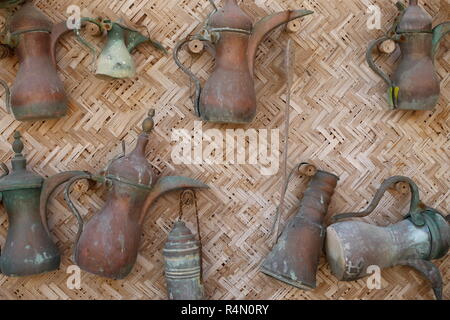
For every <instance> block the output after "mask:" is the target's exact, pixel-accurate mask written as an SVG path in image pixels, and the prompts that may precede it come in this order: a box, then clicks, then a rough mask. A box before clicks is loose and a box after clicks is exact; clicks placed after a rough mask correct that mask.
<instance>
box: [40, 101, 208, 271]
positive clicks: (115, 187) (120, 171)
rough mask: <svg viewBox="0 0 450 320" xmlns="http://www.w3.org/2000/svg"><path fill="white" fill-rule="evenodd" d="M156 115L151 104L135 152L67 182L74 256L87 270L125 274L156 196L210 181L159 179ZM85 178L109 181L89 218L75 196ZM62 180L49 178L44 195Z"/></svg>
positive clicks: (60, 178)
mask: <svg viewBox="0 0 450 320" xmlns="http://www.w3.org/2000/svg"><path fill="white" fill-rule="evenodd" d="M153 116H154V111H153V110H151V112H150V113H149V117H148V118H147V119H145V120H144V123H143V132H142V133H141V134H140V135H139V137H138V139H137V143H136V147H135V149H134V150H133V151H132V152H131V153H129V154H128V155H125V152H124V154H122V155H119V156H117V157H115V158H114V159H113V160H112V161H110V163H109V165H108V167H107V168H106V170H105V172H104V173H103V174H91V173H89V172H84V173H81V174H78V175H75V176H73V177H72V178H71V179H70V180H69V181H68V183H67V185H66V188H65V199H66V201H67V202H68V204H69V207H70V209H71V210H72V212H73V214H74V215H75V217H76V218H77V220H78V223H79V230H78V234H77V236H76V239H75V249H74V260H75V263H76V264H77V265H79V266H80V267H81V268H82V269H83V270H85V271H88V272H91V273H93V274H97V275H100V276H103V277H108V278H113V279H122V278H124V277H126V276H127V275H128V274H129V273H130V272H131V270H132V268H133V266H134V264H135V262H136V258H137V254H138V249H139V246H140V238H141V234H142V223H143V220H144V218H145V216H146V214H147V212H148V211H149V209H150V208H151V205H152V204H153V203H154V202H155V200H156V199H157V198H158V197H159V196H160V195H162V194H164V193H166V192H169V191H173V190H178V189H183V188H189V189H192V188H207V187H208V186H207V185H205V184H203V183H201V182H199V181H197V180H194V179H190V178H185V177H164V178H162V179H160V180H159V181H158V182H156V179H155V177H154V175H153V172H152V166H151V165H150V163H149V162H148V161H147V159H146V157H145V147H146V146H147V143H148V139H149V137H150V135H149V133H150V131H151V130H152V129H153V125H154V124H153ZM83 179H87V180H91V181H94V182H100V183H105V184H106V185H107V187H108V194H107V197H106V203H105V204H104V206H103V208H102V209H101V210H100V212H98V213H97V214H95V215H94V216H93V217H92V218H91V219H90V220H89V221H88V222H87V223H84V221H83V218H82V217H81V215H80V214H79V212H78V210H77V208H76V207H75V205H74V204H73V202H72V201H71V199H70V189H71V187H72V185H73V184H74V183H76V182H77V181H79V180H83ZM63 180H64V181H65V179H64V178H63V177H62V176H60V177H58V178H56V179H55V180H54V181H50V182H49V183H48V186H47V188H46V189H45V195H49V194H52V193H53V191H54V190H55V189H56V188H57V187H58V185H59V182H60V181H63Z"/></svg>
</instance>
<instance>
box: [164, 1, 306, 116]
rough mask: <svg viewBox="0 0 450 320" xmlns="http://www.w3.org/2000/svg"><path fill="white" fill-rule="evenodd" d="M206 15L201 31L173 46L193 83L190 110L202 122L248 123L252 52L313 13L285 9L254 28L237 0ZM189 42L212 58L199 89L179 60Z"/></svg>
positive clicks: (252, 112) (253, 105) (252, 104)
mask: <svg viewBox="0 0 450 320" xmlns="http://www.w3.org/2000/svg"><path fill="white" fill-rule="evenodd" d="M210 2H211V4H212V5H213V6H214V11H213V12H212V13H211V14H210V15H209V16H208V19H207V20H206V22H205V24H204V27H203V29H202V30H201V31H200V32H199V33H198V34H196V35H193V36H189V37H188V38H187V39H185V40H183V41H181V42H180V43H178V44H177V46H176V47H175V49H174V52H173V56H174V59H175V62H176V64H177V65H178V66H179V67H180V68H181V69H182V70H183V71H184V72H185V73H186V74H188V75H189V77H191V79H192V80H193V81H194V83H195V88H196V90H195V91H196V92H195V99H194V108H195V112H196V115H197V116H199V117H201V118H202V119H203V120H204V121H211V122H223V123H248V122H251V121H252V120H253V118H254V117H255V114H256V93H255V84H254V64H255V55H256V50H257V48H258V46H259V44H260V43H261V41H262V40H263V39H264V38H265V36H266V35H267V34H268V33H269V32H271V31H272V30H274V29H275V28H277V27H279V26H281V25H283V24H286V23H288V22H289V21H291V20H294V19H298V18H300V17H303V16H306V15H309V14H311V13H313V12H312V11H309V10H287V11H283V12H279V13H275V14H272V15H270V16H267V17H265V18H263V19H261V20H260V21H259V22H257V23H256V24H255V25H253V22H252V21H251V19H250V18H249V17H248V16H247V14H246V13H245V12H244V11H242V10H241V9H240V8H239V6H238V4H237V0H224V1H223V3H224V5H223V7H222V8H220V9H219V8H217V7H216V5H215V4H214V2H213V1H212V0H210ZM191 40H201V41H203V42H204V43H206V45H207V47H208V48H209V51H210V52H211V53H212V54H213V56H214V57H215V61H216V62H215V68H214V72H213V74H212V75H211V76H210V78H209V79H208V80H207V82H206V84H205V86H204V88H203V89H202V88H201V85H200V80H199V79H198V78H197V77H196V76H195V75H194V74H193V73H192V71H190V70H189V69H188V68H187V67H185V66H184V65H183V64H182V63H181V62H180V60H179V58H178V55H179V51H180V49H181V48H182V47H183V46H184V45H185V44H186V43H188V42H189V41H191Z"/></svg>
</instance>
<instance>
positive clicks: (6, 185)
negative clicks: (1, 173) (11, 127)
mask: <svg viewBox="0 0 450 320" xmlns="http://www.w3.org/2000/svg"><path fill="white" fill-rule="evenodd" d="M20 138H21V135H20V133H19V132H18V131H16V132H15V133H14V142H13V144H12V148H13V150H14V152H15V153H16V154H15V156H14V158H13V159H12V160H11V163H12V172H11V173H10V174H8V175H6V176H5V177H3V178H2V179H0V191H10V190H19V189H32V188H40V187H41V186H42V183H43V182H44V179H43V178H42V177H41V176H39V175H37V174H35V173H33V172H30V171H27V169H26V166H27V160H26V159H25V157H24V156H23V154H22V150H23V143H22V140H21V139H20Z"/></svg>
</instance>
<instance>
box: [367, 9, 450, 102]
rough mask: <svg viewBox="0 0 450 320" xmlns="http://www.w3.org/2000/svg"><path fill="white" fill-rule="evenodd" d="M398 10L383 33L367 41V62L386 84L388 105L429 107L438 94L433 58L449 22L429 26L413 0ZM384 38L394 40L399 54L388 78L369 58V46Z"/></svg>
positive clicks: (427, 20)
mask: <svg viewBox="0 0 450 320" xmlns="http://www.w3.org/2000/svg"><path fill="white" fill-rule="evenodd" d="M399 9H400V15H399V17H398V18H397V19H396V21H395V23H394V25H393V26H392V27H391V29H390V30H389V31H388V32H387V33H386V35H385V36H383V37H382V38H380V39H377V40H374V41H372V42H371V43H370V44H369V48H368V50H367V54H366V57H367V62H368V64H369V66H370V68H372V70H374V71H375V73H377V74H378V75H379V76H380V77H381V78H382V79H383V80H384V81H385V82H386V83H387V84H388V86H389V89H388V101H389V104H390V105H391V107H392V108H395V109H404V110H431V109H433V108H434V107H435V106H436V104H437V102H438V99H439V95H440V81H439V77H438V75H437V73H436V70H435V67H434V57H435V54H436V52H437V49H438V47H439V43H440V41H441V40H442V38H443V36H444V35H445V34H447V33H448V32H450V21H449V22H444V23H442V24H440V25H438V26H437V27H435V28H434V29H432V18H431V16H430V15H429V14H428V13H427V12H426V11H425V10H424V9H422V8H421V7H420V6H419V5H418V3H417V1H415V0H410V2H409V7H408V8H406V9H405V8H404V7H403V6H399ZM387 40H393V41H395V42H396V43H398V44H399V46H400V50H401V53H402V57H401V59H400V63H399V65H398V66H397V68H396V71H395V73H394V75H393V76H392V79H391V78H390V77H389V76H388V75H387V74H385V73H384V72H383V71H382V70H381V69H380V68H379V67H378V66H376V65H375V62H374V60H373V57H372V51H373V49H374V48H375V47H377V46H378V45H380V44H381V43H383V42H384V41H387Z"/></svg>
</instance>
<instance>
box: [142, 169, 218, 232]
mask: <svg viewBox="0 0 450 320" xmlns="http://www.w3.org/2000/svg"><path fill="white" fill-rule="evenodd" d="M192 188H204V189H207V188H209V186H208V185H206V184H204V183H203V182H200V181H198V180H195V179H191V178H186V177H179V176H174V177H163V178H161V179H159V180H158V182H157V183H156V184H155V185H154V187H153V189H152V191H151V192H150V194H149V195H148V197H147V199H146V200H145V203H144V206H143V207H142V213H141V217H140V220H139V223H140V224H142V223H143V222H144V219H145V216H146V214H147V212H148V210H149V209H150V207H151V206H152V204H153V203H154V202H155V201H156V199H158V198H159V197H160V196H162V195H163V194H165V193H167V192H169V191H175V190H179V189H192Z"/></svg>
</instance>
